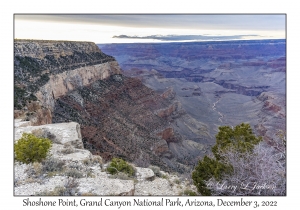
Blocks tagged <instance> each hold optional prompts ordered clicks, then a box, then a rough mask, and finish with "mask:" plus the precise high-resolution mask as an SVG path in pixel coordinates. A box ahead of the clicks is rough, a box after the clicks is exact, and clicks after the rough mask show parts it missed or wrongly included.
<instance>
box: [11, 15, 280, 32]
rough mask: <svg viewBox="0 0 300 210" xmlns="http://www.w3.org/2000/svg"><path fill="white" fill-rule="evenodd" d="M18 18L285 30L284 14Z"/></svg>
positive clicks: (134, 24) (176, 26) (161, 25)
mask: <svg viewBox="0 0 300 210" xmlns="http://www.w3.org/2000/svg"><path fill="white" fill-rule="evenodd" d="M14 17H15V19H16V20H36V21H37V20H38V21H46V22H47V21H51V22H69V23H75V24H76V23H89V24H95V25H97V24H105V25H115V26H123V27H137V28H147V27H155V28H176V29H201V30H202V29H226V30H237V29H239V30H241V29H243V30H273V31H274V30H275V31H277V30H279V31H284V30H285V19H286V17H285V15H284V14H274V15H272V14H252V15H250V14H236V15H234V14H215V15H214V14H165V15H163V14H161V15H157V14H152V15H150V14H106V15H103V14H53V15H51V14H48V15H47V14H45V15H41V14H40V15H30V14H16V15H15V16H14Z"/></svg>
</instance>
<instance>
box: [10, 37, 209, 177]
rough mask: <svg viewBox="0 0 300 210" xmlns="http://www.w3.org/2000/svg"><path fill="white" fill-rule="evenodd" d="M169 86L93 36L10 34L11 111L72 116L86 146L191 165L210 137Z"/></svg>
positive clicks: (44, 117) (46, 119) (145, 160)
mask: <svg viewBox="0 0 300 210" xmlns="http://www.w3.org/2000/svg"><path fill="white" fill-rule="evenodd" d="M175 95H176V94H175V92H174V91H172V89H168V90H166V91H165V92H162V93H161V94H160V93H157V92H155V91H153V90H151V89H150V88H148V87H146V86H145V85H143V84H142V82H141V81H140V80H139V79H133V78H128V77H126V76H124V75H122V74H121V71H120V68H119V65H118V63H117V62H116V61H115V59H114V58H113V57H112V56H108V55H106V54H104V53H102V52H101V50H100V49H99V48H98V47H97V46H96V45H95V44H94V43H86V42H68V41H35V40H15V117H16V118H21V119H25V120H30V121H31V124H32V125H42V124H49V123H52V122H54V123H62V122H73V121H74V122H77V123H79V124H80V126H81V133H82V137H83V142H84V146H85V148H87V149H89V150H90V151H91V152H92V153H93V154H94V155H95V154H97V155H101V156H102V157H103V158H104V160H105V161H108V160H110V159H111V158H112V157H115V156H117V157H122V158H124V159H126V160H128V161H131V162H134V161H137V162H140V163H141V164H142V165H149V164H153V165H158V166H160V167H161V168H162V169H163V170H166V171H179V172H184V171H189V170H190V169H191V167H192V166H193V165H194V164H195V163H196V162H197V160H198V159H199V158H201V157H202V156H203V155H204V153H205V151H204V149H203V148H204V147H199V146H195V145H194V144H190V142H191V141H195V143H196V142H198V144H199V143H201V141H202V140H203V139H205V140H206V141H211V140H212V139H211V137H210V136H209V134H207V128H206V127H205V126H203V125H201V124H198V123H194V122H195V120H193V119H191V117H190V116H189V115H187V114H186V113H185V111H184V110H183V109H182V107H181V104H180V102H179V101H177V100H176V97H175Z"/></svg>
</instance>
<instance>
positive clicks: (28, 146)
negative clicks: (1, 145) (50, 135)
mask: <svg viewBox="0 0 300 210" xmlns="http://www.w3.org/2000/svg"><path fill="white" fill-rule="evenodd" d="M51 145H52V142H51V141H50V140H49V139H47V138H39V137H36V136H35V135H33V134H30V133H23V135H22V138H20V139H19V140H18V141H17V143H15V145H14V152H15V159H16V160H17V161H20V162H22V163H26V164H28V163H33V162H41V161H42V160H43V159H45V158H46V156H47V154H48V152H49V150H50V147H51Z"/></svg>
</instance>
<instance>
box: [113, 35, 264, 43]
mask: <svg viewBox="0 0 300 210" xmlns="http://www.w3.org/2000/svg"><path fill="white" fill-rule="evenodd" d="M245 37H259V35H255V34H250V35H232V36H208V35H166V36H162V35H150V36H128V35H119V36H113V37H112V38H117V39H155V40H160V41H194V40H195V41H196V40H197V41H205V40H216V41H217V40H236V39H243V38H245Z"/></svg>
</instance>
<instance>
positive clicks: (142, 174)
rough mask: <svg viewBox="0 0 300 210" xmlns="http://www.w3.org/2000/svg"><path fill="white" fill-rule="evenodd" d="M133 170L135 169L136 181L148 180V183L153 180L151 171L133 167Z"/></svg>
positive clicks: (153, 175)
mask: <svg viewBox="0 0 300 210" xmlns="http://www.w3.org/2000/svg"><path fill="white" fill-rule="evenodd" d="M135 168H136V176H137V179H138V180H148V181H153V180H154V178H155V174H154V172H153V171H152V170H151V169H149V168H140V167H135Z"/></svg>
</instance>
